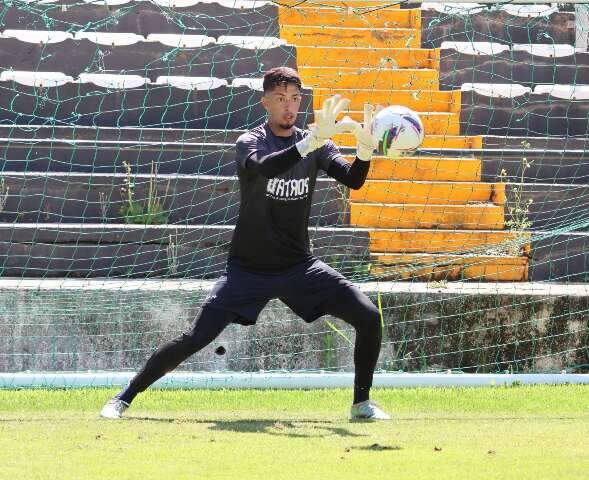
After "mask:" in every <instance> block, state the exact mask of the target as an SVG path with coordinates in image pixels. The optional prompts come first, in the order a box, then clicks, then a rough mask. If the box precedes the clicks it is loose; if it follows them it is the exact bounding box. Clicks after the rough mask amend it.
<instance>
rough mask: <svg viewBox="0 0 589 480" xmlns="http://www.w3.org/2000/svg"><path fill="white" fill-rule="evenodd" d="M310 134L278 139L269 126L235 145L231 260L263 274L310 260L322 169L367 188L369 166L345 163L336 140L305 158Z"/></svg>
mask: <svg viewBox="0 0 589 480" xmlns="http://www.w3.org/2000/svg"><path fill="white" fill-rule="evenodd" d="M306 134H307V133H306V132H303V131H302V130H300V129H298V128H295V131H294V133H293V134H292V135H291V136H290V137H279V136H277V135H274V133H273V132H272V130H271V129H270V127H269V125H268V124H267V123H264V124H262V125H260V126H258V127H256V128H254V129H253V130H251V131H249V132H247V133H245V134H243V135H242V136H241V137H239V139H238V140H237V144H236V163H237V174H238V177H239V184H240V193H241V204H240V210H239V218H238V220H237V226H236V228H235V232H234V234H233V239H232V242H231V249H230V253H229V260H230V261H231V262H235V263H237V264H239V265H241V266H242V267H244V268H248V269H250V270H255V271H260V272H278V271H280V270H283V269H285V268H288V267H290V266H294V265H296V264H298V263H301V262H303V261H305V260H307V259H308V258H309V257H310V256H311V252H310V249H309V233H308V226H309V213H310V209H311V203H312V196H313V191H314V189H315V181H316V178H317V173H318V171H319V169H321V170H323V171H325V172H326V173H327V174H328V175H329V176H330V177H332V178H334V179H336V180H338V181H339V182H341V183H343V184H344V185H347V186H348V187H350V188H353V189H358V188H360V187H362V185H363V184H364V181H365V180H366V175H367V174H368V169H369V166H370V164H369V163H370V162H363V161H361V160H358V159H356V160H355V161H354V162H353V163H349V162H348V161H346V160H345V159H344V158H343V157H342V155H341V153H340V152H339V150H338V148H337V147H336V146H335V144H334V143H333V142H332V141H329V142H327V144H326V145H324V146H323V147H321V148H319V149H317V150H315V151H314V152H311V153H310V154H308V155H306V156H304V157H301V155H300V154H299V152H298V149H297V147H296V145H295V143H297V142H298V141H300V140H302V139H303V138H304V136H305V135H306Z"/></svg>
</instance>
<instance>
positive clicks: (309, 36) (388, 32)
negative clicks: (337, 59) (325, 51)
mask: <svg viewBox="0 0 589 480" xmlns="http://www.w3.org/2000/svg"><path fill="white" fill-rule="evenodd" d="M280 37H281V38H283V39H285V40H286V41H288V43H291V44H293V45H296V46H297V47H298V46H299V45H306V46H310V47H313V46H325V47H363V48H369V47H371V48H410V47H411V48H419V47H420V46H421V30H420V29H413V28H340V27H329V26H327V27H300V26H293V25H285V26H284V27H282V28H281V29H280Z"/></svg>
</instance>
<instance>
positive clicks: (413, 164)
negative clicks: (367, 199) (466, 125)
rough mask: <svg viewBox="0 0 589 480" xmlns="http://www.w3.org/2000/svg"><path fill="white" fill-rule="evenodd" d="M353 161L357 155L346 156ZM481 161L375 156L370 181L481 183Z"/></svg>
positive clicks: (371, 164)
mask: <svg viewBox="0 0 589 480" xmlns="http://www.w3.org/2000/svg"><path fill="white" fill-rule="evenodd" d="M345 158H346V160H348V161H349V162H351V161H352V160H354V158H355V156H354V155H346V156H345ZM481 168H482V165H481V160H480V159H478V158H459V157H457V158H452V157H403V158H387V157H382V156H374V157H372V161H371V162H370V170H369V171H368V177H367V178H368V179H369V180H390V179H395V180H430V181H439V182H443V181H447V182H478V181H480V179H481Z"/></svg>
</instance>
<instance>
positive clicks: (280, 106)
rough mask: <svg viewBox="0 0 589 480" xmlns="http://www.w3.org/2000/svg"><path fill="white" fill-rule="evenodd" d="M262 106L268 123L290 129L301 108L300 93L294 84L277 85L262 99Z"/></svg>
mask: <svg viewBox="0 0 589 480" xmlns="http://www.w3.org/2000/svg"><path fill="white" fill-rule="evenodd" d="M262 105H263V106H264V108H265V109H266V111H267V112H268V121H269V122H270V123H271V124H274V125H277V126H279V127H280V128H283V129H285V130H288V129H289V128H291V127H292V126H293V125H294V124H295V122H296V120H297V114H298V113H299V107H300V106H301V91H300V90H299V87H297V86H296V85H295V84H292V83H288V84H286V85H279V86H276V87H274V88H273V89H272V90H269V91H268V92H266V93H265V94H264V96H263V97H262Z"/></svg>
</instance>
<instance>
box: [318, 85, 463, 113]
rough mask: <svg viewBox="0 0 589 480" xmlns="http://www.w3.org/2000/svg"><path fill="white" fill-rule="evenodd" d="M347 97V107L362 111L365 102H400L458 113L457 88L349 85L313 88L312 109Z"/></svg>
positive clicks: (417, 108)
mask: <svg viewBox="0 0 589 480" xmlns="http://www.w3.org/2000/svg"><path fill="white" fill-rule="evenodd" d="M336 93H337V94H339V95H341V96H342V97H345V98H349V99H350V100H351V102H350V106H349V108H350V110H360V111H363V109H364V104H365V103H371V104H373V105H382V106H383V107H386V106H389V105H403V106H405V107H407V108H410V109H412V110H415V111H416V112H435V113H437V112H444V113H446V112H448V113H450V112H452V113H460V108H461V101H462V100H461V92H460V90H449V91H444V92H441V91H437V90H421V91H411V90H378V89H361V88H357V89H349V88H314V89H313V108H314V109H315V110H319V109H320V108H321V105H323V102H324V101H325V100H326V99H327V98H329V97H331V96H333V95H335V94H336Z"/></svg>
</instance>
